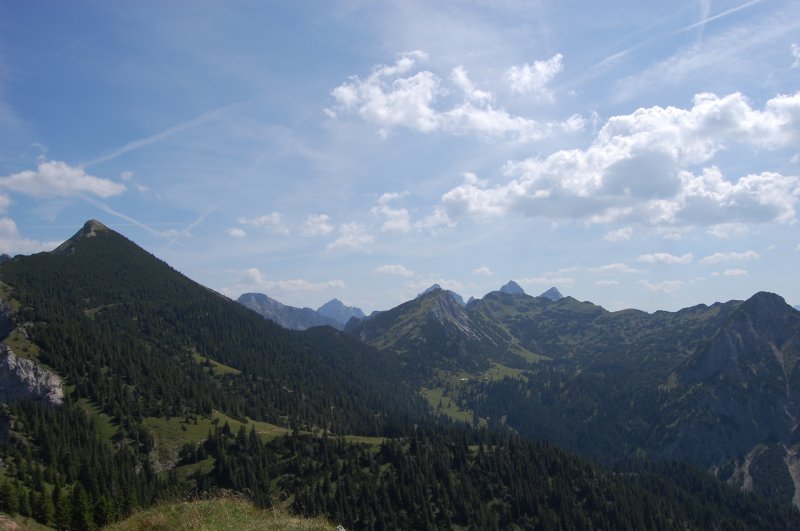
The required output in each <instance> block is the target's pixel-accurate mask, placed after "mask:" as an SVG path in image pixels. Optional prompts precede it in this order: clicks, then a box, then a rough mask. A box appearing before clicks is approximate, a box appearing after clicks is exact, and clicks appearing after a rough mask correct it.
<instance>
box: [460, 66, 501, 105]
mask: <svg viewBox="0 0 800 531" xmlns="http://www.w3.org/2000/svg"><path fill="white" fill-rule="evenodd" d="M450 79H451V80H452V81H453V84H454V85H455V86H457V87H458V88H460V89H461V90H462V91H463V92H464V96H465V97H466V99H468V100H469V101H475V102H478V103H491V102H492V93H491V92H486V91H483V90H478V89H476V88H475V86H474V85H473V84H472V81H470V79H469V75H468V74H467V70H466V69H465V68H464V67H463V66H460V65H459V66H457V67H455V68H454V69H453V71H452V72H450Z"/></svg>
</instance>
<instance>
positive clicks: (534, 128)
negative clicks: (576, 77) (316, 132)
mask: <svg viewBox="0 0 800 531" xmlns="http://www.w3.org/2000/svg"><path fill="white" fill-rule="evenodd" d="M425 60H427V55H426V54H425V53H424V52H421V51H414V52H409V53H405V54H401V55H400V57H399V58H398V59H397V61H396V62H395V64H394V65H392V66H389V65H381V66H378V67H375V68H374V69H373V71H372V73H371V74H370V75H369V76H368V77H367V78H365V79H361V78H359V77H358V76H351V77H350V79H349V80H348V81H347V82H345V83H343V84H342V85H340V86H338V87H336V88H335V89H334V90H333V91H332V92H331V94H332V96H333V98H334V99H335V100H336V103H337V109H338V110H339V111H342V112H357V113H358V115H359V116H360V117H361V118H362V119H364V120H366V121H367V122H370V123H373V124H376V125H377V126H378V127H379V131H380V133H381V135H382V136H384V137H386V136H387V135H388V134H389V131H390V130H391V129H392V128H395V127H405V128H409V129H414V130H417V131H421V132H426V133H428V132H432V131H445V132H448V133H451V134H455V135H463V134H478V135H483V136H489V137H508V138H512V139H515V140H518V141H521V142H535V141H538V140H540V139H542V138H544V137H545V136H547V135H549V134H551V133H553V132H558V131H563V132H567V133H574V132H576V131H580V130H582V129H583V127H584V126H585V120H583V118H581V117H580V116H578V115H573V116H571V117H570V118H568V119H567V120H565V121H563V122H558V121H555V122H538V121H536V120H531V119H528V118H524V117H522V116H516V115H512V114H510V113H509V112H508V111H506V110H505V109H502V108H496V107H494V106H493V104H492V103H493V100H494V97H493V96H492V94H491V93H490V92H487V91H482V90H478V89H476V88H475V86H474V85H473V83H472V81H470V79H469V76H468V74H467V71H466V69H465V68H464V67H463V66H457V67H455V68H454V69H453V70H452V72H451V73H450V80H451V82H452V83H453V84H454V85H455V87H456V88H457V89H459V92H461V93H462V94H463V100H462V101H461V102H456V103H455V104H451V105H452V106H450V107H449V108H447V107H445V108H444V109H438V108H436V105H435V104H436V103H437V101H438V100H443V99H446V98H445V96H447V95H448V94H450V91H449V90H447V88H446V87H443V84H444V81H443V80H442V79H441V78H440V77H439V76H438V75H436V74H435V73H433V72H431V71H428V70H421V71H418V72H416V73H414V74H412V73H411V72H412V70H416V69H417V67H418V65H419V63H421V62H423V61H425ZM559 61H560V60H559ZM403 76H406V77H403ZM328 115H329V116H331V117H334V116H339V115H340V113H339V112H335V110H329V112H328Z"/></svg>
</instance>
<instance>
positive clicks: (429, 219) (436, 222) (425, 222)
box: [414, 206, 456, 234]
mask: <svg viewBox="0 0 800 531" xmlns="http://www.w3.org/2000/svg"><path fill="white" fill-rule="evenodd" d="M455 226H456V224H455V223H454V222H453V220H451V219H450V216H448V215H447V212H445V211H444V208H442V207H441V206H437V207H436V208H435V209H434V210H433V213H431V214H429V215H428V216H425V217H424V218H422V220H420V221H418V222H416V223H414V227H415V228H416V229H419V230H429V231H431V232H432V233H434V234H435V233H437V232H438V231H439V230H440V229H442V228H444V229H449V228H453V227H455Z"/></svg>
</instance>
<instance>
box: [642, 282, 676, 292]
mask: <svg viewBox="0 0 800 531" xmlns="http://www.w3.org/2000/svg"><path fill="white" fill-rule="evenodd" d="M639 284H641V285H642V286H644V287H645V288H647V289H648V290H649V291H651V292H653V293H674V292H676V291H678V289H680V287H681V286H683V284H684V282H683V281H682V280H662V281H661V282H648V281H646V280H640V281H639Z"/></svg>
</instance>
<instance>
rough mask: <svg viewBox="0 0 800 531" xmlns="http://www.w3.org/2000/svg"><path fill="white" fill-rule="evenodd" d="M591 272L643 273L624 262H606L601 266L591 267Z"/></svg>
mask: <svg viewBox="0 0 800 531" xmlns="http://www.w3.org/2000/svg"><path fill="white" fill-rule="evenodd" d="M589 272H590V273H601V274H613V273H641V271H639V270H638V269H635V268H633V267H630V266H629V265H627V264H625V263H623V262H616V263H613V264H606V265H604V266H600V267H590V268H589Z"/></svg>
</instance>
